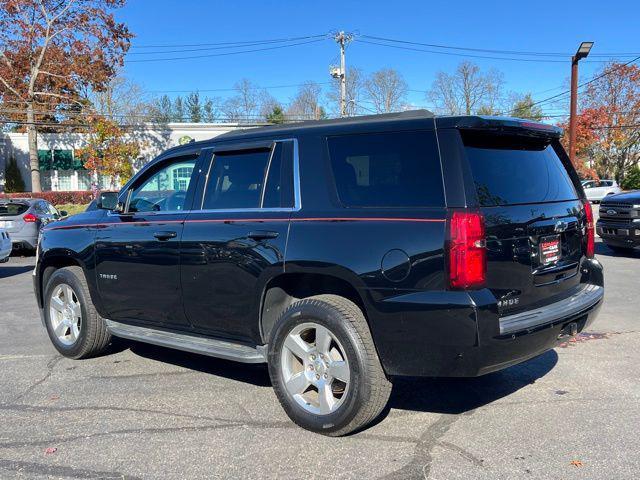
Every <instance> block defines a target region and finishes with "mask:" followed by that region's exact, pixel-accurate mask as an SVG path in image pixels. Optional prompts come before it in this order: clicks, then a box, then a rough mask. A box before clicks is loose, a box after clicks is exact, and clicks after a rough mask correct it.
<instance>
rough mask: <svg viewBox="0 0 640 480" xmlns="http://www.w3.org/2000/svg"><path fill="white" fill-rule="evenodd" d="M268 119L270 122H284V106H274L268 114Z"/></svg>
mask: <svg viewBox="0 0 640 480" xmlns="http://www.w3.org/2000/svg"><path fill="white" fill-rule="evenodd" d="M266 120H267V122H269V123H284V122H285V120H286V119H285V116H284V111H283V110H282V107H280V106H279V105H276V106H275V107H273V110H272V111H271V113H269V114H267V116H266Z"/></svg>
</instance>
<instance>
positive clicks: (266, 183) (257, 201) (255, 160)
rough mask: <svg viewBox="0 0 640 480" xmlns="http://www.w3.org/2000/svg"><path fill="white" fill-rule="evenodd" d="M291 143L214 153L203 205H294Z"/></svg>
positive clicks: (250, 207)
mask: <svg viewBox="0 0 640 480" xmlns="http://www.w3.org/2000/svg"><path fill="white" fill-rule="evenodd" d="M292 153H293V145H292V142H288V141H287V142H276V143H275V144H274V146H273V148H272V149H268V148H256V149H253V150H237V151H224V152H218V153H216V154H215V155H214V157H213V160H212V165H211V168H210V171H209V175H208V180H207V185H206V189H205V193H204V200H203V204H202V208H203V209H205V210H221V209H258V208H282V207H293V168H292Z"/></svg>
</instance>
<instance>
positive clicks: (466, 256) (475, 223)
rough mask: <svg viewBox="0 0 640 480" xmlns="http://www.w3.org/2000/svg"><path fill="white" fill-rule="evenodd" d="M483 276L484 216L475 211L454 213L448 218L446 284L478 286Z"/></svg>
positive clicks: (484, 256)
mask: <svg viewBox="0 0 640 480" xmlns="http://www.w3.org/2000/svg"><path fill="white" fill-rule="evenodd" d="M486 276H487V253H486V247H485V237H484V218H483V217H482V215H481V214H479V213H472V212H454V213H453V214H452V215H451V217H450V218H449V285H450V286H451V288H459V289H463V288H472V287H479V286H481V285H483V284H484V282H485V280H486Z"/></svg>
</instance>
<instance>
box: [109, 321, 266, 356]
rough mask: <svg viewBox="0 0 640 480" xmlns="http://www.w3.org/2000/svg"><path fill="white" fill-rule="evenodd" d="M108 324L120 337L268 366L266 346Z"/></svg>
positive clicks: (116, 323)
mask: <svg viewBox="0 0 640 480" xmlns="http://www.w3.org/2000/svg"><path fill="white" fill-rule="evenodd" d="M105 322H106V324H107V330H109V333H111V334H112V335H114V336H116V337H121V338H127V339H129V340H137V341H139V342H144V343H151V344H153V345H158V346H160V347H169V348H175V349H177V350H183V351H185V352H192V353H199V354H201V355H208V356H210V357H217V358H224V359H226V360H233V361H236V362H242V363H264V362H266V361H267V354H266V346H264V345H258V346H257V347H250V346H247V345H242V344H239V343H233V342H229V341H225V340H218V339H213V338H209V337H203V336H196V335H189V334H185V333H177V332H168V331H166V330H156V329H154V328H148V327H138V326H135V325H128V324H126V323H120V322H115V321H113V320H105Z"/></svg>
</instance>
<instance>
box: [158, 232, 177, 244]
mask: <svg viewBox="0 0 640 480" xmlns="http://www.w3.org/2000/svg"><path fill="white" fill-rule="evenodd" d="M153 236H154V237H156V238H157V239H158V240H160V241H161V242H164V241H166V240H170V239H172V238H176V237H177V236H178V234H177V233H176V232H156V233H154V234H153Z"/></svg>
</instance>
